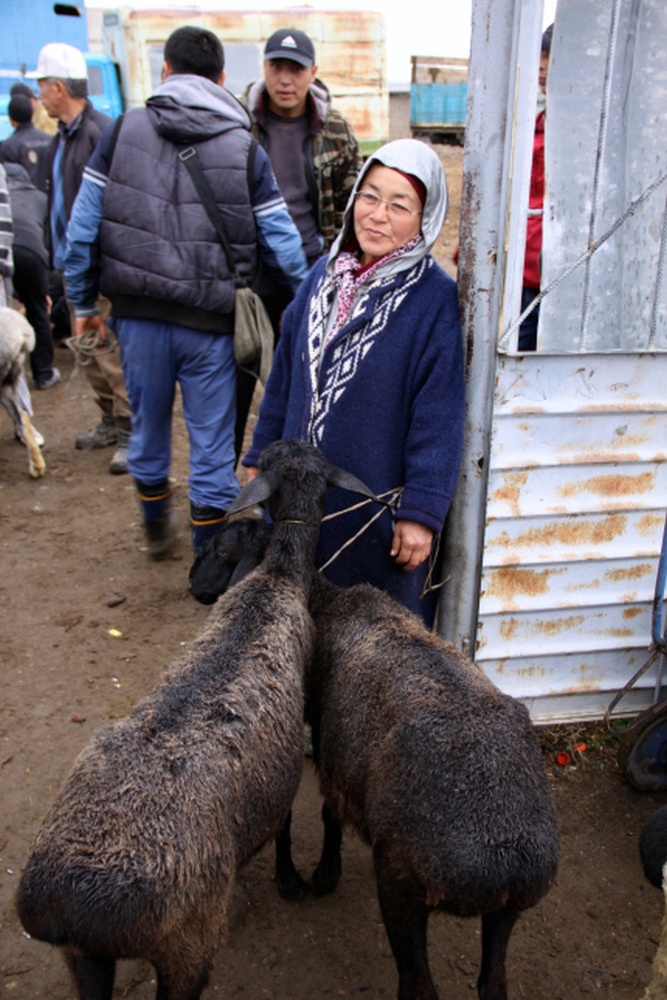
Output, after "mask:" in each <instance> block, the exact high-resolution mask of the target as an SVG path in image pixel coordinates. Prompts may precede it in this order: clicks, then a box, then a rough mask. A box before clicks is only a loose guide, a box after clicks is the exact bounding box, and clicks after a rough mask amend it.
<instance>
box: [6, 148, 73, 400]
mask: <svg viewBox="0 0 667 1000" xmlns="http://www.w3.org/2000/svg"><path fill="white" fill-rule="evenodd" d="M5 172H6V174H7V181H8V184H9V196H10V198H11V203H12V219H13V222H14V247H13V250H14V279H13V280H14V294H15V296H16V298H17V299H18V300H19V301H20V302H22V303H23V305H24V306H25V314H26V318H27V320H28V322H29V323H30V325H31V326H32V328H33V330H34V331H35V347H34V350H33V351H32V352H31V354H30V368H31V370H32V377H33V379H34V380H35V385H36V386H37V388H38V389H50V388H51V386H52V385H55V384H56V383H57V382H59V381H60V372H59V371H58V369H57V368H54V367H53V337H52V335H51V320H50V318H49V309H48V294H49V254H48V250H47V248H46V247H47V241H48V235H47V234H48V213H47V198H46V195H45V194H44V192H43V191H39V190H38V189H37V188H36V187H35V185H34V184H33V183H32V182H31V180H30V178H29V176H28V173H27V171H26V170H25V169H24V168H23V167H22V166H21V165H20V164H18V163H5Z"/></svg>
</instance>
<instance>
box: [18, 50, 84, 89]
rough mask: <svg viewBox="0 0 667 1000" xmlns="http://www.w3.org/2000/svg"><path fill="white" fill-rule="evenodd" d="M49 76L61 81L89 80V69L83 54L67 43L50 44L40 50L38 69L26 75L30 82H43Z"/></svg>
mask: <svg viewBox="0 0 667 1000" xmlns="http://www.w3.org/2000/svg"><path fill="white" fill-rule="evenodd" d="M47 76H53V77H57V78H58V79H59V80H87V79H88V69H87V67H86V60H85V59H84V57H83V52H81V51H80V50H79V49H76V48H74V46H73V45H67V44H66V43H65V42H49V43H48V45H43V46H42V48H41V49H40V53H39V57H38V59H37V69H36V70H33V71H32V72H31V73H26V79H28V80H43V79H44V78H45V77H47Z"/></svg>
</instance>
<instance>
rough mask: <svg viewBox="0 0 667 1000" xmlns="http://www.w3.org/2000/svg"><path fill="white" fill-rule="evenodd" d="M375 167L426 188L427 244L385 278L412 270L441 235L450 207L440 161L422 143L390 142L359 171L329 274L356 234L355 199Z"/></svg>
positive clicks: (397, 261) (392, 263) (398, 261)
mask: <svg viewBox="0 0 667 1000" xmlns="http://www.w3.org/2000/svg"><path fill="white" fill-rule="evenodd" d="M376 164H380V165H381V166H383V167H394V168H395V169H396V170H402V171H403V173H405V174H412V175H413V177H418V178H419V180H420V181H421V182H422V184H423V185H424V187H425V188H426V201H425V202H424V209H423V214H422V228H421V231H422V235H423V237H424V242H423V243H420V244H419V246H418V247H416V248H415V249H414V250H413V251H411V252H410V253H407V254H405V255H404V256H402V257H398V258H396V259H395V260H392V261H389V262H388V263H387V270H386V271H385V270H384V268H383V274H384V275H386V274H391V273H393V272H394V271H402V270H404V269H405V268H407V267H412V266H413V265H414V264H416V263H417V261H419V260H421V258H422V257H424V256H425V255H426V254H427V253H428V252H429V250H430V249H431V247H432V246H433V244H434V243H435V241H436V240H437V238H438V236H439V235H440V230H441V229H442V225H443V223H444V221H445V217H446V215H447V206H448V196H447V178H446V176H445V171H444V168H443V166H442V164H441V162H440V158H439V156H438V154H437V153H435V152H434V150H433V149H431V147H430V146H427V145H426V143H424V142H421V141H420V140H419V139H396V140H394V142H388V143H387V144H386V145H384V146H381V147H380V148H379V149H378V150H376V152H375V153H373V154H372V155H371V156H369V158H368V159H367V160H366V162H365V163H364V165H363V167H362V168H361V170H360V171H359V176H358V177H357V179H356V181H355V184H354V187H353V188H352V192H351V194H350V198H349V200H348V203H347V206H346V208H345V215H344V217H343V228H342V230H341V232H340V233H339V234H338V236H337V237H336V240H335V241H334V243H333V246H332V247H331V251H330V253H329V261H328V263H327V270H331V269H332V268H333V265H334V262H335V259H336V257H337V256H338V254H339V253H340V252H341V250H342V248H343V247H344V246H345V244H346V243H347V242H348V240H349V238H350V236H351V235H352V233H353V232H354V219H353V208H354V199H355V196H356V193H357V191H358V190H359V187H360V186H361V184H362V182H363V180H364V178H365V176H366V174H367V173H368V171H369V170H370V169H371V167H373V166H375V165H376Z"/></svg>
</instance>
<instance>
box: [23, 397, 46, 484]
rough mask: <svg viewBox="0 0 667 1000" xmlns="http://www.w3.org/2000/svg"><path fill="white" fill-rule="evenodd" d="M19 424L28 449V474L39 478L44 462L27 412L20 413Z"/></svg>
mask: <svg viewBox="0 0 667 1000" xmlns="http://www.w3.org/2000/svg"><path fill="white" fill-rule="evenodd" d="M21 426H22V428H23V440H24V441H25V445H26V448H27V449H28V465H29V469H30V475H31V476H32V478H33V479H39V478H40V477H41V476H43V475H44V473H45V471H46V462H45V461H44V457H43V455H42V452H41V450H40V447H39V444H38V442H37V438H36V436H35V428H34V427H33V426H32V423H31V421H30V417H29V416H28V414H27V413H22V414H21Z"/></svg>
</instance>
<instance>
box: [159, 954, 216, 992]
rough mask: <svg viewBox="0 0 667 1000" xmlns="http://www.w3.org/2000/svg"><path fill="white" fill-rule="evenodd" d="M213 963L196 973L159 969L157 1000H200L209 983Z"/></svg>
mask: <svg viewBox="0 0 667 1000" xmlns="http://www.w3.org/2000/svg"><path fill="white" fill-rule="evenodd" d="M211 966H212V962H206V963H205V965H204V967H202V968H199V969H197V970H195V971H194V972H193V971H191V970H188V969H185V970H176V971H175V970H173V969H169V970H165V968H164V967H163V966H160V967H158V968H157V990H156V993H155V1000H200V997H201V995H202V993H203V992H204V990H205V989H206V985H207V983H208V979H209V974H210V971H211Z"/></svg>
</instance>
